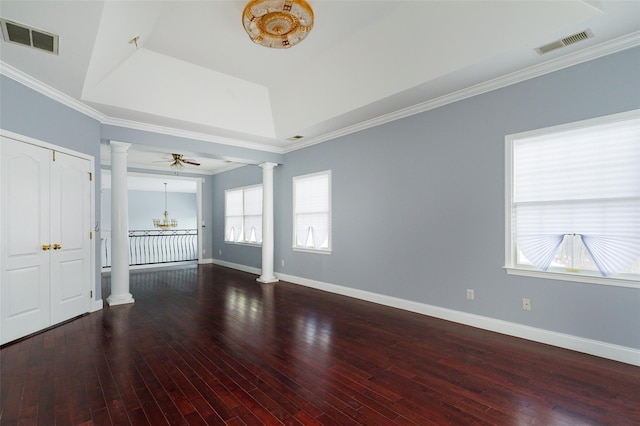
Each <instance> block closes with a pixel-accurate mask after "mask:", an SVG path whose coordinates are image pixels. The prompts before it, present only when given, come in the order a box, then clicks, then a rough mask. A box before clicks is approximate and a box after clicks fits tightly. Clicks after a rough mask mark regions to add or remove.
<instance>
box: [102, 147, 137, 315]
mask: <svg viewBox="0 0 640 426" xmlns="http://www.w3.org/2000/svg"><path fill="white" fill-rule="evenodd" d="M110 145H111V295H110V296H109V297H108V298H107V303H108V304H109V306H113V305H123V304H125V303H133V302H134V300H133V297H132V296H131V293H129V203H128V202H127V150H128V149H129V147H130V146H131V144H128V143H123V142H114V141H111V143H110Z"/></svg>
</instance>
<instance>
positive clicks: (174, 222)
mask: <svg viewBox="0 0 640 426" xmlns="http://www.w3.org/2000/svg"><path fill="white" fill-rule="evenodd" d="M153 226H155V227H156V228H160V229H170V228H175V227H176V226H178V219H171V220H169V212H168V211H167V183H166V182H165V183H164V214H163V218H162V219H153Z"/></svg>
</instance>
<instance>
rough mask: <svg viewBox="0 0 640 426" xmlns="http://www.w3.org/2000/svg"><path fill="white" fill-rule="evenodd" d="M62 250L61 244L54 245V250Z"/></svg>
mask: <svg viewBox="0 0 640 426" xmlns="http://www.w3.org/2000/svg"><path fill="white" fill-rule="evenodd" d="M61 248H62V245H61V244H54V245H53V249H54V250H60V249H61Z"/></svg>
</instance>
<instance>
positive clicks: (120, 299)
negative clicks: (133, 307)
mask: <svg viewBox="0 0 640 426" xmlns="http://www.w3.org/2000/svg"><path fill="white" fill-rule="evenodd" d="M134 302H135V300H133V296H132V295H131V293H125V294H112V295H110V296H109V297H107V303H108V304H109V306H116V305H126V304H127V303H134Z"/></svg>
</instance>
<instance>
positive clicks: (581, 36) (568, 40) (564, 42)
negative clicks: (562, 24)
mask: <svg viewBox="0 0 640 426" xmlns="http://www.w3.org/2000/svg"><path fill="white" fill-rule="evenodd" d="M591 37H593V33H592V32H591V30H584V31H582V32H579V33H577V34H573V35H570V36H567V37H565V38H563V39H560V40H556V41H553V42H551V43H547V44H545V45H544V46H540V47H538V48H536V52H538V54H540V55H543V54H545V53H548V52H551V51H552V50H556V49H560V48H561V47H565V46H568V45H570V44H574V43H577V42H579V41H582V40H586V39H588V38H591Z"/></svg>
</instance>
